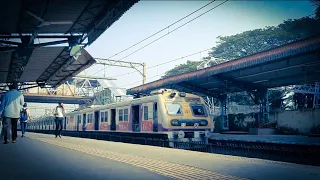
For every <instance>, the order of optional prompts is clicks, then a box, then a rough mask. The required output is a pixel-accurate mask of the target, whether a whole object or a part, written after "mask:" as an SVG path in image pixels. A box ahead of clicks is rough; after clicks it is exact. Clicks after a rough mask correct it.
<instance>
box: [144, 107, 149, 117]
mask: <svg viewBox="0 0 320 180" xmlns="http://www.w3.org/2000/svg"><path fill="white" fill-rule="evenodd" d="M143 119H144V120H148V119H149V117H148V106H143Z"/></svg>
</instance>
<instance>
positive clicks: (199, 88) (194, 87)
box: [177, 82, 220, 97]
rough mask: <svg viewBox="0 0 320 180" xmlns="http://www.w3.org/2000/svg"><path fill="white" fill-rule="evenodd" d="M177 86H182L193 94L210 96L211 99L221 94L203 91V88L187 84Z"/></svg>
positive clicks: (182, 83) (181, 83)
mask: <svg viewBox="0 0 320 180" xmlns="http://www.w3.org/2000/svg"><path fill="white" fill-rule="evenodd" d="M177 85H178V86H181V87H183V88H187V89H190V90H191V91H193V92H198V93H201V94H203V95H206V96H209V97H217V95H218V94H220V92H217V91H209V90H206V89H202V88H201V87H197V86H194V85H192V84H189V83H187V82H180V83H178V84H177Z"/></svg>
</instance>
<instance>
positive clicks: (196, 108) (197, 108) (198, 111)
mask: <svg viewBox="0 0 320 180" xmlns="http://www.w3.org/2000/svg"><path fill="white" fill-rule="evenodd" d="M191 109H192V113H193V115H194V116H206V115H207V114H206V111H205V108H204V107H203V105H191Z"/></svg>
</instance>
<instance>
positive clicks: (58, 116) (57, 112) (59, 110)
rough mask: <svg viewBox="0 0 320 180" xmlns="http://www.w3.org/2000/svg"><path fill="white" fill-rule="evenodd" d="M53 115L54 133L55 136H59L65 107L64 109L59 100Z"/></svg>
mask: <svg viewBox="0 0 320 180" xmlns="http://www.w3.org/2000/svg"><path fill="white" fill-rule="evenodd" d="M54 115H55V117H56V120H55V122H56V131H55V135H56V138H57V137H58V136H59V137H60V138H61V132H62V127H63V120H64V117H65V109H64V106H63V103H61V102H59V105H58V106H57V107H56V110H55V113H54Z"/></svg>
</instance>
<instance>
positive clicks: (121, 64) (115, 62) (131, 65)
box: [94, 58, 147, 84]
mask: <svg viewBox="0 0 320 180" xmlns="http://www.w3.org/2000/svg"><path fill="white" fill-rule="evenodd" d="M94 59H95V60H97V61H98V62H97V63H95V64H101V65H107V66H118V67H127V68H133V69H135V70H136V71H138V72H139V73H140V74H141V75H142V78H143V79H142V84H145V83H146V81H147V78H146V77H147V71H146V63H136V62H128V61H119V60H111V59H103V58H94ZM139 66H142V71H141V70H139V69H138V68H137V67H139Z"/></svg>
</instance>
